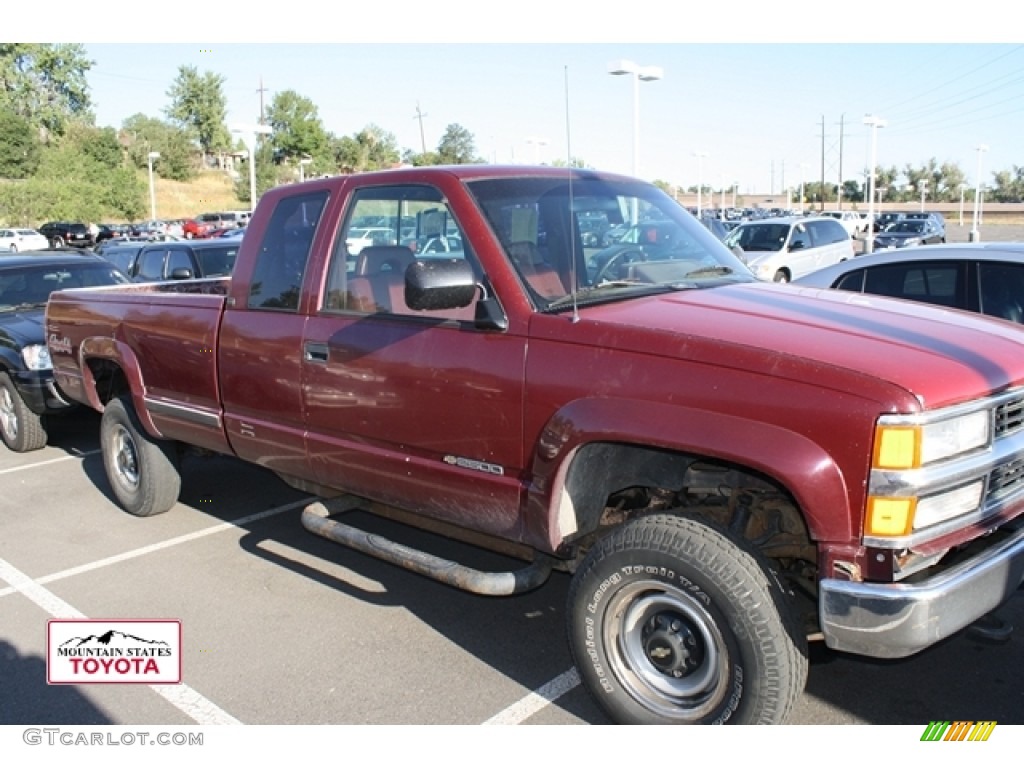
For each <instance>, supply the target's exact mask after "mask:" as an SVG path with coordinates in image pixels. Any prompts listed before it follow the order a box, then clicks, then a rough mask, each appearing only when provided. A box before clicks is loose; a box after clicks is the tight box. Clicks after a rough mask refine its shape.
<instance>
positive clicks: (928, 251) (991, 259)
mask: <svg viewBox="0 0 1024 768" xmlns="http://www.w3.org/2000/svg"><path fill="white" fill-rule="evenodd" d="M794 284H795V285H806V286H808V287H816V288H837V289H839V290H843V291H854V292H856V293H871V294H876V295H879V296H891V297H894V298H897V299H910V300H913V301H922V302H926V303H928V304H938V305H941V306H943V307H949V308H950V309H963V310H967V311H968V312H979V313H981V314H984V315H990V316H992V317H999V318H1002V319H1004V320H1012V321H1013V322H1016V323H1024V243H966V244H958V245H935V246H932V247H931V248H921V249H915V250H912V251H887V252H880V253H875V254H870V255H867V256H862V257H860V258H858V259H855V260H854V261H848V262H844V263H843V264H839V265H836V266H833V267H827V268H825V269H822V270H820V271H818V272H815V273H813V274H811V275H807V276H806V277H804V278H801V279H800V280H795V281H794Z"/></svg>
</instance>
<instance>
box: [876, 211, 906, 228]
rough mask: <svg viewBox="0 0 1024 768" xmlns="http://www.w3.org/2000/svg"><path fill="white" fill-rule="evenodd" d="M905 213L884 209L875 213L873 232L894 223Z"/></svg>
mask: <svg viewBox="0 0 1024 768" xmlns="http://www.w3.org/2000/svg"><path fill="white" fill-rule="evenodd" d="M905 215H906V214H904V213H900V212H899V211H884V212H882V213H876V214H875V226H874V230H875V232H881V231H883V230H884V229H885V228H886V227H888V226H889V225H890V224H895V223H896V222H897V221H899V220H900V219H902V218H903V217H904V216H905Z"/></svg>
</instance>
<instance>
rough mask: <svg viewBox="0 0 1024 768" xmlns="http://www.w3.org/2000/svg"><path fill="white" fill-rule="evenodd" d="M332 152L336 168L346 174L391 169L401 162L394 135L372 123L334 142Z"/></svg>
mask: <svg viewBox="0 0 1024 768" xmlns="http://www.w3.org/2000/svg"><path fill="white" fill-rule="evenodd" d="M333 151H334V157H335V162H336V164H337V167H338V168H340V169H341V170H343V171H346V172H360V171H374V170H380V169H382V168H391V167H392V166H394V165H395V164H396V163H398V162H399V161H400V160H401V155H400V154H399V151H398V142H397V141H396V139H395V136H394V134H391V133H388V132H387V131H385V130H384V129H383V128H381V127H380V126H377V125H374V124H372V123H371V124H369V125H367V126H366V127H365V128H363V129H362V130H361V131H359V132H358V133H355V134H353V135H352V136H342V137H341V138H340V139H337V140H335V141H334V142H333ZM428 164H429V163H424V165H428Z"/></svg>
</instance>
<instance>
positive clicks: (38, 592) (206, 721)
mask: <svg viewBox="0 0 1024 768" xmlns="http://www.w3.org/2000/svg"><path fill="white" fill-rule="evenodd" d="M93 453H98V451H94V452H93ZM86 455H88V454H86ZM67 458H77V457H67ZM64 460H65V459H55V460H54V461H64ZM54 461H47V462H42V463H40V464H35V465H32V466H42V465H43V464H52V463H54ZM27 468H28V467H16V468H15V469H14V470H4V472H11V471H15V470H17V469H27ZM0 474H2V472H0ZM312 501H315V499H314V498H312V497H310V498H308V499H301V500H299V501H293V502H291V503H289V504H284V505H282V506H280V507H274V508H272V509H267V510H264V511H262V512H256V513H254V514H252V515H246V516H245V517H240V518H238V519H237V520H232V521H230V522H226V523H219V524H218V525H212V526H210V527H209V528H203V529H202V530H199V531H193V532H192V533H186V534H184V535H182V536H176V537H174V538H173V539H166V540H165V541H161V542H157V543H156V544H150V545H148V546H145V547H139V548H138V549H132V550H129V551H127V552H122V553H121V554H119V555H113V556H112V557H106V558H103V559H102V560H94V561H93V562H91V563H85V564H83V565H79V566H76V567H74V568H68V569H66V570H63V571H57V572H56V573H51V574H49V575H46V576H41V577H39V578H38V579H35V580H33V579H30V578H29V577H28V576H26V575H25V574H23V573H21V571H19V570H17V569H16V568H14V566H12V565H10V564H9V563H7V562H6V561H5V560H2V559H0V580H3V581H6V582H7V583H8V584H10V585H11V586H10V587H6V588H3V589H0V597H4V596H6V595H10V594H14V593H19V594H22V595H24V596H25V597H28V598H29V599H30V600H32V602H34V603H35V604H36V605H38V606H39V607H40V608H42V609H43V610H44V611H46V612H47V613H49V614H50V615H51V616H53V617H54V618H60V619H63V618H75V619H79V618H81V619H84V618H86V616H85V615H84V614H82V613H81V612H79V611H78V610H76V609H75V608H73V607H72V606H71V605H69V604H68V603H66V602H64V601H63V600H61V599H60V598H59V597H57V596H56V595H54V594H53V593H52V592H50V591H49V590H47V589H44V588H43V586H42V585H43V584H49V583H52V582H54V581H59V580H61V579H66V578H70V577H71V576H77V575H79V574H82V573H87V572H89V571H94V570H97V569H99V568H105V567H106V566H108V565H115V564H117V563H123V562H125V561H127V560H132V559H135V558H137V557H142V556H144V555H148V554H152V553H153V552H159V551H160V550H163V549H167V548H169V547H174V546H177V545H178V544H184V543H186V542H189V541H195V540H197V539H201V538H204V537H206V536H211V535H213V534H215V533H220V532H221V531H225V530H228V529H230V528H240V527H242V526H245V525H247V524H249V523H252V522H256V521H258V520H263V519H265V518H268V517H273V516H274V515H277V514H280V513H282V512H288V511H290V510H293V509H296V508H298V507H303V506H305V505H307V504H309V503H311V502H312ZM579 684H580V678H579V673H577V671H576V670H575V669H569V670H567V671H565V672H563V673H562V674H561V675H559V676H558V677H556V678H555V679H553V680H551V681H549V682H547V683H545V684H544V685H542V686H541V687H540V688H538V689H537V690H535V691H532V692H531V693H529V694H528V695H527V696H524V697H523V698H522V699H520V700H519V701H517V702H516V703H514V704H512V705H511V706H509V707H506V708H505V709H503V710H502V711H501V712H499V713H498V714H496V715H494V716H493V717H491V718H489V719H488V720H485V721H484V722H483V723H482V724H483V725H517V724H519V723H522V722H523V721H525V720H527V719H528V718H530V717H532V716H533V715H534V714H536V713H537V712H539V711H540V710H542V709H544V707H546V706H548V705H549V704H551V703H552V702H554V701H556V700H557V699H559V698H561V697H562V696H564V695H565V694H567V693H569V692H570V691H572V690H573V689H574V688H576V687H577V686H579ZM149 687H150V688H151V689H153V690H154V691H155V692H156V693H158V694H160V695H161V696H162V697H163V698H164V699H166V700H167V701H168V702H170V703H171V704H172V705H173V706H174V707H176V708H177V709H178V710H180V711H181V712H184V713H185V714H186V715H188V716H189V717H191V718H192V719H193V720H195V721H196V722H197V723H199V724H201V725H230V724H241V723H240V721H238V720H236V719H235V718H234V717H232V716H231V715H229V714H227V713H226V712H224V710H222V709H220V708H219V707H217V706H216V705H215V704H213V703H212V702H210V701H208V700H207V699H205V698H204V697H203V696H201V695H200V694H199V693H197V692H196V691H194V690H192V689H191V688H189V687H188V686H187V685H184V684H181V685H151V686H149Z"/></svg>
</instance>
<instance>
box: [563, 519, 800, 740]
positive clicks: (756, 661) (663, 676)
mask: <svg viewBox="0 0 1024 768" xmlns="http://www.w3.org/2000/svg"><path fill="white" fill-rule="evenodd" d="M568 622H569V626H568V631H569V642H570V646H571V648H572V652H573V656H574V658H575V661H576V667H577V669H578V670H579V672H580V677H581V678H582V680H583V682H584V683H585V684H586V686H587V688H588V689H589V690H590V692H591V694H592V695H593V696H594V697H595V698H596V699H597V701H598V702H599V703H600V704H601V706H602V707H603V708H604V710H605V711H606V712H607V713H608V714H609V716H610V717H611V718H612V719H613V720H614V721H616V722H620V723H630V724H661V725H668V724H710V723H726V722H728V723H736V724H757V723H783V722H785V720H786V718H787V716H788V715H789V712H790V710H791V709H792V707H793V705H794V703H795V701H796V699H797V697H798V696H799V695H800V694H801V692H802V691H803V688H804V684H805V682H806V678H807V647H806V637H805V636H804V635H803V634H802V633H801V632H800V631H799V629H798V627H797V625H796V622H795V621H794V616H793V612H792V611H791V610H789V609H788V606H787V599H786V595H785V594H784V593H783V590H782V588H781V587H780V585H779V583H778V582H777V580H775V579H774V578H772V576H771V573H770V567H769V566H768V564H767V562H764V561H763V560H762V558H760V557H759V556H758V555H756V554H755V553H754V552H752V551H751V550H750V549H748V548H747V547H746V546H745V545H743V544H741V543H740V542H738V541H735V540H734V539H733V538H732V537H731V536H729V535H728V534H726V533H725V532H724V531H721V530H719V529H718V528H714V527H712V526H710V525H707V524H705V523H702V522H699V521H697V520H693V519H690V518H685V517H680V516H676V515H672V514H658V515H649V516H644V517H639V518H636V519H634V520H631V521H630V522H628V523H626V524H625V525H622V526H620V527H618V528H616V529H614V530H613V531H611V532H610V533H609V534H608V535H607V536H605V538H604V539H602V540H601V541H599V542H598V543H597V544H596V545H595V546H594V547H593V548H592V549H591V550H590V552H589V553H588V554H587V557H586V559H585V560H584V562H583V564H582V565H581V567H580V569H579V570H578V571H577V573H576V575H575V577H574V578H573V582H572V586H571V587H570V590H569V618H568Z"/></svg>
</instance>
